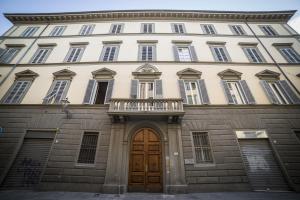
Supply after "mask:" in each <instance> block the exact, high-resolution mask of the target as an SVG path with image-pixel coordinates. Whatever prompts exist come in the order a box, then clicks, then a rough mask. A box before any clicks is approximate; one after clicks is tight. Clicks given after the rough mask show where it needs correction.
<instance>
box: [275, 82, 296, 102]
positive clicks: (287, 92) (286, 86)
mask: <svg viewBox="0 0 300 200" xmlns="http://www.w3.org/2000/svg"><path fill="white" fill-rule="evenodd" d="M276 83H278V84H280V85H281V86H282V88H283V92H284V93H285V96H286V97H288V98H289V99H290V101H291V102H292V103H293V104H300V99H299V97H298V96H297V95H296V94H295V93H294V91H293V90H292V88H291V87H290V86H289V84H288V83H287V81H286V80H282V81H277V82H276Z"/></svg>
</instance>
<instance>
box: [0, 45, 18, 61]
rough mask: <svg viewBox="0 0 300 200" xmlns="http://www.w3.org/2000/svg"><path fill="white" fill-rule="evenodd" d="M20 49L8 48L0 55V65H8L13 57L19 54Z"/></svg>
mask: <svg viewBox="0 0 300 200" xmlns="http://www.w3.org/2000/svg"><path fill="white" fill-rule="evenodd" d="M20 50H21V48H19V47H8V48H7V49H5V50H4V51H3V53H2V54H0V62H1V63H10V62H11V61H12V60H13V59H14V58H15V56H16V55H17V54H18V53H19V51H20Z"/></svg>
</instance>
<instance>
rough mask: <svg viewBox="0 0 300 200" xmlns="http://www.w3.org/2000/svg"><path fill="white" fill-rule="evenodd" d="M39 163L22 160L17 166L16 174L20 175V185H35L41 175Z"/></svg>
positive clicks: (27, 159)
mask: <svg viewBox="0 0 300 200" xmlns="http://www.w3.org/2000/svg"><path fill="white" fill-rule="evenodd" d="M41 169H42V168H41V163H40V162H39V161H38V160H34V159H32V158H26V157H25V158H24V159H23V160H22V161H20V163H19V166H18V173H22V174H23V176H22V183H23V185H24V186H31V185H36V184H38V182H39V178H40V175H41V173H42V172H41Z"/></svg>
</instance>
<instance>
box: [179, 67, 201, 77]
mask: <svg viewBox="0 0 300 200" xmlns="http://www.w3.org/2000/svg"><path fill="white" fill-rule="evenodd" d="M201 75H202V72H200V71H198V70H195V69H192V68H186V69H184V70H181V71H179V72H177V76H178V77H179V78H180V79H201Z"/></svg>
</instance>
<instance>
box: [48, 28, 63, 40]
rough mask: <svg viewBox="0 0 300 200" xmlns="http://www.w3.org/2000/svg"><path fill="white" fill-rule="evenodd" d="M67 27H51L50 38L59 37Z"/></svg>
mask: <svg viewBox="0 0 300 200" xmlns="http://www.w3.org/2000/svg"><path fill="white" fill-rule="evenodd" d="M66 27H67V26H55V27H53V29H52V31H51V33H50V34H49V36H52V37H57V36H61V35H62V34H63V33H64V31H65V29H66Z"/></svg>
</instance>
